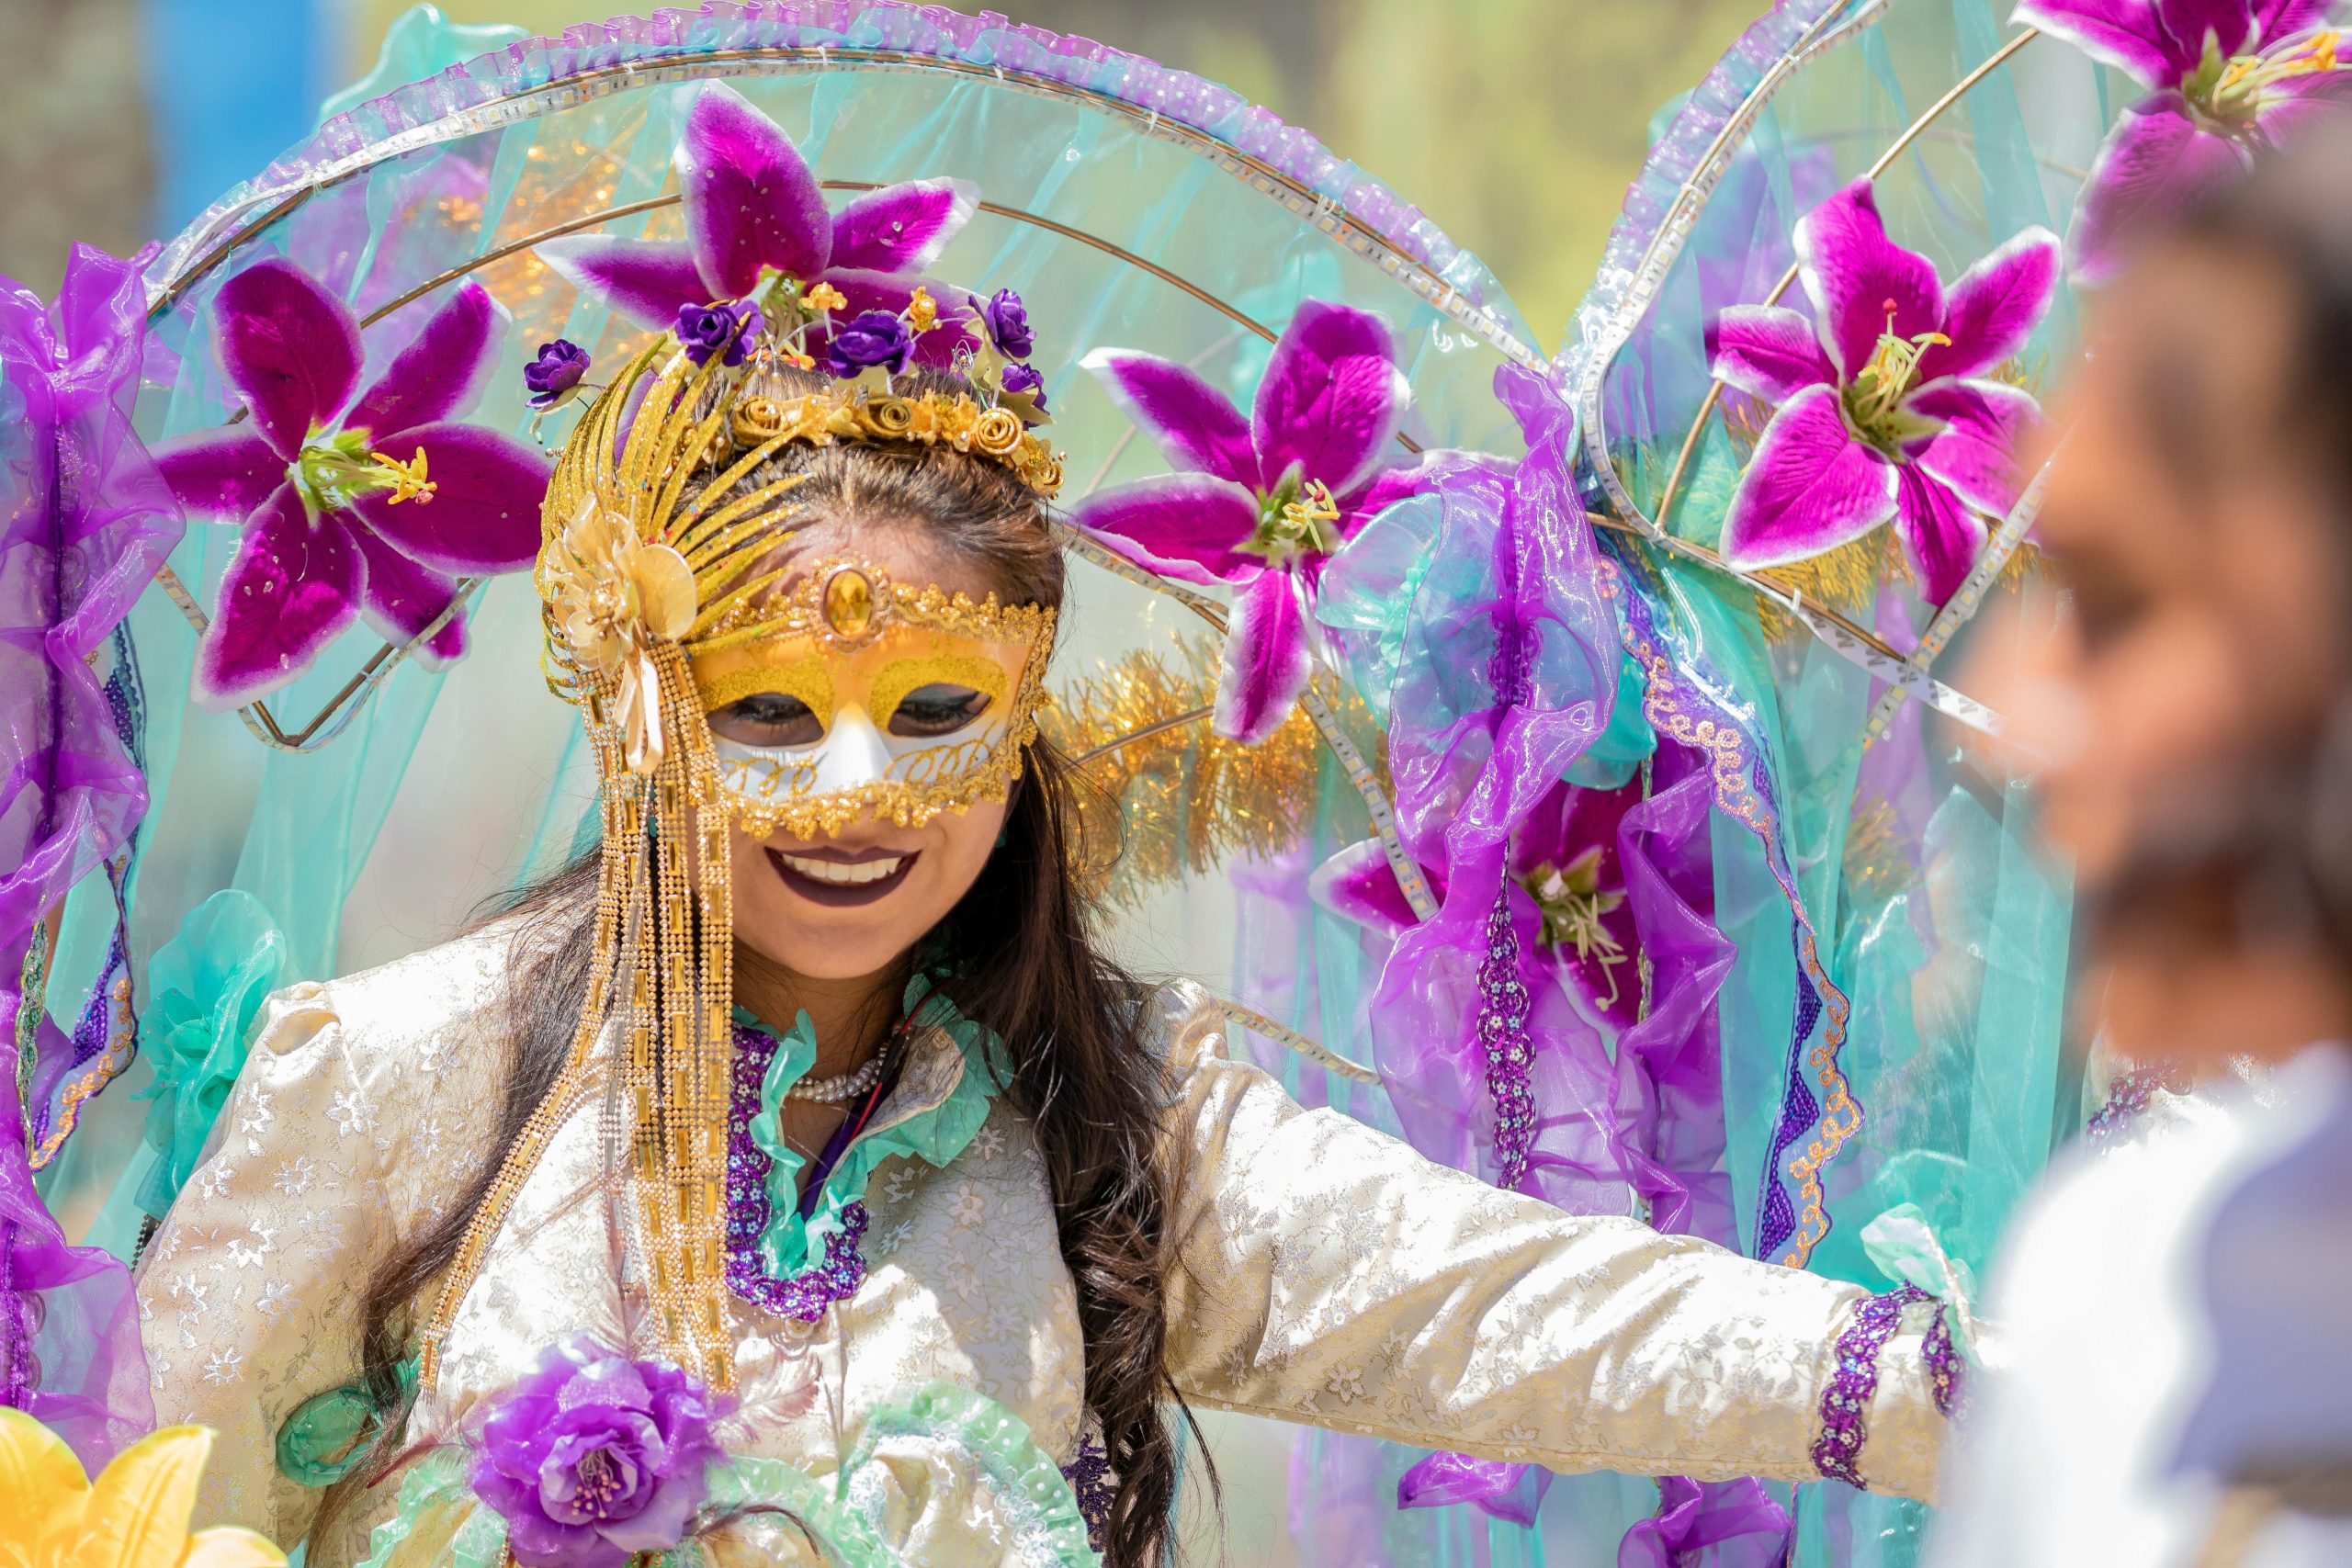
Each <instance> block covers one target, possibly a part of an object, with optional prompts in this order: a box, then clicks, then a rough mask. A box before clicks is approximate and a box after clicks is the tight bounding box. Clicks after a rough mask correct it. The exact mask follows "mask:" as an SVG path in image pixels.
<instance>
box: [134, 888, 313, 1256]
mask: <svg viewBox="0 0 2352 1568" xmlns="http://www.w3.org/2000/svg"><path fill="white" fill-rule="evenodd" d="M286 951H287V941H286V936H285V933H284V932H282V931H279V930H278V929H277V925H276V924H275V923H274V922H273V921H272V920H271V919H270V918H269V911H268V910H266V909H265V908H262V905H261V902H260V900H258V899H256V898H254V897H253V896H252V895H251V894H249V893H245V892H243V891H242V890H240V889H237V888H233V887H231V888H224V889H222V890H221V891H220V892H219V893H216V894H214V895H213V896H212V897H209V898H208V899H206V900H205V901H204V902H203V903H202V904H200V905H198V907H197V908H196V909H195V910H194V911H193V912H191V913H190V914H189V916H188V918H187V920H186V921H185V922H184V923H183V924H182V925H181V927H180V931H179V934H178V935H177V936H175V937H174V938H173V939H172V940H171V941H170V942H166V943H165V944H164V947H163V949H162V950H161V951H160V952H158V953H156V954H155V956H154V958H153V960H152V961H151V962H150V963H149V964H148V966H147V988H148V997H147V1010H146V1013H145V1015H144V1016H143V1017H142V1018H141V1020H140V1032H141V1047H142V1048H143V1049H144V1050H145V1052H146V1054H147V1060H148V1063H149V1065H150V1066H152V1067H153V1070H154V1074H155V1078H154V1082H153V1084H151V1085H150V1086H149V1087H148V1088H147V1089H145V1090H143V1091H142V1092H141V1098H142V1099H151V1100H154V1102H155V1103H154V1105H153V1107H152V1108H151V1109H150V1110H149V1111H148V1112H147V1142H148V1144H149V1145H150V1146H151V1147H153V1149H154V1150H155V1151H156V1159H155V1163H154V1164H153V1165H152V1166H150V1167H149V1168H148V1171H147V1178H146V1180H145V1181H144V1182H142V1183H141V1186H140V1190H139V1206H140V1207H141V1209H143V1210H145V1211H146V1212H147V1213H150V1214H154V1215H157V1216H161V1215H162V1214H163V1213H164V1211H165V1210H167V1209H169V1208H170V1207H171V1206H172V1200H173V1199H174V1198H175V1197H177V1196H178V1195H179V1190H180V1188H181V1187H182V1186H183V1185H185V1184H186V1183H187V1179H188V1175H189V1173H190V1172H192V1171H194V1170H195V1169H196V1162H197V1160H198V1156H201V1155H202V1153H203V1152H204V1141H205V1139H206V1138H207V1137H208V1136H209V1135H210V1134H211V1131H212V1123H213V1122H214V1120H215V1119H217V1118H218V1117H219V1116H220V1108H221V1107H222V1106H223V1105H225V1104H226V1103H228V1100H229V1090H230V1089H232V1088H233V1087H235V1085H236V1081H237V1073H238V1070H239V1069H240V1068H242V1067H243V1066H244V1065H245V1052H246V1049H247V1047H248V1046H250V1045H251V1044H252V1042H253V1033H254V1026H255V1024H256V1023H257V1022H258V1021H259V1020H260V1017H261V1008H262V1003H263V1002H264V1001H265V1000H266V999H267V998H268V996H269V993H270V992H272V991H274V990H276V989H277V987H278V985H279V983H280V976H282V975H283V973H284V971H285V967H286Z"/></svg>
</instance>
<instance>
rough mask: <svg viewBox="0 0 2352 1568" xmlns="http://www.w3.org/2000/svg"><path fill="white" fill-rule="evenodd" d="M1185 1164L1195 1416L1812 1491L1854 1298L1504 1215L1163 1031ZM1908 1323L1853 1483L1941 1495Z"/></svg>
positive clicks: (1183, 1228) (1916, 1333)
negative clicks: (1229, 1413) (1221, 1413)
mask: <svg viewBox="0 0 2352 1568" xmlns="http://www.w3.org/2000/svg"><path fill="white" fill-rule="evenodd" d="M1170 1032H1171V1034H1172V1036H1173V1038H1172V1041H1171V1045H1170V1057H1171V1063H1172V1066H1173V1067H1174V1069H1175V1071H1176V1073H1177V1075H1178V1089H1177V1100H1176V1102H1175V1104H1174V1106H1173V1108H1172V1110H1171V1121H1170V1138H1171V1140H1173V1141H1174V1144H1175V1147H1174V1148H1173V1149H1172V1150H1171V1153H1172V1154H1173V1155H1174V1156H1175V1157H1177V1158H1178V1159H1180V1160H1182V1161H1183V1162H1185V1164H1186V1169H1185V1173H1184V1182H1185V1185H1184V1187H1183V1189H1182V1194H1181V1197H1180V1200H1179V1203H1178V1209H1177V1214H1176V1219H1175V1228H1174V1232H1173V1238H1174V1241H1175V1245H1176V1248H1177V1266H1176V1268H1175V1269H1174V1271H1173V1275H1172V1277H1171V1279H1170V1286H1169V1314H1170V1342H1169V1348H1170V1369H1171V1371H1172V1373H1173V1375H1174V1377H1175V1380H1176V1382H1177V1386H1178V1387H1179V1388H1180V1389H1182V1392H1183V1393H1184V1394H1185V1396H1186V1397H1187V1398H1189V1399H1193V1400H1197V1401H1199V1402H1201V1403H1203V1404H1211V1405H1216V1406H1219V1407H1222V1408H1227V1409H1233V1410H1240V1411H1246V1412H1249V1413H1250V1414H1254V1415H1261V1416H1275V1417H1278V1418H1280V1419H1283V1420H1289V1421H1301V1422H1306V1423H1310V1424H1312V1425H1315V1426H1320V1427H1332V1428H1334V1429H1337V1430H1340V1431H1347V1432H1356V1433H1363V1434H1367V1435H1370V1436H1374V1437H1381V1438H1393V1439H1396V1440H1397V1441H1400V1442H1405V1443H1409V1444H1412V1445H1414V1446H1416V1447H1420V1448H1428V1449H1440V1450H1457V1451H1461V1452H1466V1453H1470V1454H1474V1455H1476V1456H1479V1457H1482V1458H1489V1459H1501V1460H1510V1461H1527V1462H1533V1463H1537V1464H1542V1465H1544V1466H1547V1467H1548V1468H1550V1469H1552V1470H1555V1471H1561V1472H1579V1471H1593V1470H1613V1471H1623V1472H1631V1473H1635V1474H1648V1475H1689V1476H1693V1477H1696V1478H1699V1479H1702V1480H1721V1479H1728V1478H1730V1477H1733V1476H1740V1475H1754V1476H1760V1477H1765V1478H1777V1479H1781V1480H1792V1481H1795V1480H1815V1479H1817V1478H1818V1472H1817V1471H1816V1469H1815V1463H1814V1460H1813V1457H1812V1453H1813V1448H1814V1445H1815V1440H1816V1439H1817V1438H1819V1437H1820V1435H1821V1431H1822V1414H1823V1409H1822V1407H1823V1397H1824V1394H1825V1393H1826V1392H1827V1390H1828V1389H1829V1386H1830V1383H1831V1380H1832V1377H1833V1375H1834V1374H1835V1373H1836V1371H1837V1365H1838V1355H1837V1350H1836V1345H1837V1342H1838V1338H1839V1337H1840V1336H1841V1334H1843V1333H1845V1332H1846V1331H1847V1330H1848V1328H1849V1326H1850V1325H1851V1324H1852V1322H1853V1319H1854V1314H1855V1311H1856V1309H1857V1307H1858V1305H1859V1304H1860V1303H1862V1302H1864V1301H1866V1300H1868V1299H1869V1298H1868V1297H1867V1295H1866V1293H1865V1292H1862V1291H1861V1290H1860V1289H1859V1288H1858V1287H1856V1286H1852V1285H1847V1284H1841V1283H1838V1281H1835V1280H1826V1279H1823V1278H1821V1277H1820V1276H1818V1275H1814V1274H1808V1273H1805V1272H1804V1271H1802V1270H1799V1269H1783V1268H1779V1267H1776V1266H1774V1265H1771V1264H1768V1263H1758V1262H1755V1261H1753V1260H1751V1259H1748V1258H1741V1257H1738V1256H1736V1254H1733V1253H1730V1252H1726V1251H1724V1249H1722V1248H1720V1247H1712V1246H1709V1245H1708V1244H1706V1243H1704V1242H1701V1241H1695V1240H1692V1239H1690V1238H1688V1237H1680V1236H1670V1235H1659V1234H1658V1233H1657V1232H1655V1231H1653V1230H1651V1229H1650V1228H1649V1227H1647V1226H1646V1225H1644V1224H1640V1223H1639V1222H1637V1221H1634V1220H1631V1219H1619V1218H1610V1217H1578V1216H1574V1215H1569V1214H1564V1213H1561V1212H1560V1211H1558V1210H1557V1209H1555V1208H1553V1207H1551V1206H1550V1205H1549V1204H1546V1203H1543V1202H1540V1201H1536V1200H1534V1199H1532V1198H1522V1197H1520V1196H1517V1195H1515V1194H1512V1193H1507V1192H1502V1191H1499V1190H1496V1189H1495V1188H1493V1187H1490V1186H1488V1185H1487V1184H1486V1183H1484V1182H1481V1181H1479V1180H1477V1179H1475V1178H1472V1177H1469V1176H1465V1175H1463V1174H1462V1173H1461V1172H1459V1171H1454V1170H1450V1169H1447V1168H1444V1167H1442V1166H1438V1165H1435V1164H1432V1163H1431V1162H1430V1161H1428V1160H1426V1159H1423V1158H1422V1157H1421V1156H1419V1155H1418V1154H1415V1153H1414V1152H1413V1151H1412V1150H1411V1149H1409V1148H1408V1147H1407V1146H1406V1145H1403V1144H1400V1143H1398V1142H1397V1141H1396V1140H1395V1139H1393V1138H1389V1137H1387V1136H1385V1135H1384V1134H1380V1133H1378V1132H1375V1131H1374V1130H1373V1129H1371V1128H1369V1127H1366V1126H1364V1125H1363V1124H1362V1123H1360V1122H1355V1121H1353V1120H1351V1119H1350V1118H1348V1117H1346V1116H1343V1115H1340V1114H1339V1113H1338V1112H1336V1111H1306V1110H1303V1109H1302V1108H1301V1107H1300V1106H1299V1105H1298V1104H1297V1103H1296V1102H1295V1101H1294V1100H1292V1099H1291V1098H1290V1097H1289V1096H1288V1095H1287V1094H1285V1093H1284V1092H1283V1089H1282V1088H1281V1086H1280V1085H1279V1084H1277V1083H1276V1082H1275V1081H1274V1080H1273V1079H1272V1078H1271V1077H1267V1076H1266V1075H1265V1074H1263V1073H1261V1072H1260V1071H1258V1070H1257V1069H1256V1068H1254V1067H1250V1066H1241V1065H1238V1064H1236V1063H1234V1062H1231V1061H1228V1060H1226V1059H1225V1056H1224V1049H1223V1042H1224V1025H1223V1020H1222V1018H1221V1017H1219V1016H1218V1015H1217V1014H1216V1012H1215V1010H1213V1009H1203V1010H1193V1011H1191V1012H1189V1013H1176V1014H1175V1015H1174V1016H1172V1017H1171V1019H1170ZM1925 1317H1926V1314H1925V1310H1924V1309H1923V1308H1922V1309H1917V1310H1915V1311H1914V1312H1913V1313H1912V1314H1911V1315H1910V1317H1909V1318H1908V1319H1907V1320H1906V1321H1905V1324H1904V1325H1903V1326H1902V1328H1901V1330H1900V1331H1899V1332H1896V1333H1894V1335H1893V1336H1892V1337H1889V1338H1887V1340H1886V1342H1885V1344H1884V1346H1883V1348H1882V1349H1881V1350H1880V1352H1879V1354H1878V1357H1877V1359H1876V1370H1877V1388H1876V1392H1875V1394H1874V1395H1873V1396H1872V1397H1871V1399H1870V1400H1869V1401H1868V1403H1867V1404H1865V1406H1864V1409H1863V1418H1864V1422H1865V1424H1866V1427H1867V1433H1868V1436H1867V1438H1866V1440H1865V1441H1864V1443H1863V1445H1862V1447H1861V1450H1860V1456H1859V1465H1858V1468H1859V1471H1860V1475H1861V1476H1862V1478H1863V1480H1864V1481H1865V1482H1866V1483H1868V1484H1869V1485H1870V1486H1871V1488H1872V1489H1873V1490H1878V1491H1886V1492H1893V1493H1898V1494H1901V1495H1905V1496H1910V1497H1922V1498H1925V1497H1928V1496H1930V1495H1931V1493H1932V1490H1933V1486H1934V1481H1935V1472H1936V1465H1937V1459H1938V1455H1939V1450H1940V1447H1941V1443H1942V1438H1943V1426H1944V1422H1943V1418H1942V1417H1941V1416H1939V1415H1938V1414H1937V1411H1936V1408H1935V1404H1934V1401H1933V1398H1932V1395H1931V1393H1930V1388H1931V1383H1930V1380H1929V1377H1928V1370H1927V1367H1926V1365H1925V1363H1924V1362H1923V1360H1922V1359H1921V1351H1922V1342H1921V1341H1922V1333H1923V1331H1924V1329H1925V1327H1926V1322H1925Z"/></svg>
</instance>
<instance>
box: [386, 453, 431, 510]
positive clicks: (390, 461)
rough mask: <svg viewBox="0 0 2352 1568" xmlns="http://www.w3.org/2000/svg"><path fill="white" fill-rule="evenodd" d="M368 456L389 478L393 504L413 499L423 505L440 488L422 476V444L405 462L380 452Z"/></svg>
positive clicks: (396, 504)
mask: <svg viewBox="0 0 2352 1568" xmlns="http://www.w3.org/2000/svg"><path fill="white" fill-rule="evenodd" d="M368 457H369V458H370V459H372V460H373V461H374V463H375V464H376V466H377V467H378V468H381V469H383V470H384V477H385V478H387V479H390V480H391V482H392V499H391V504H393V505H394V506H398V505H399V504H400V503H401V502H403V501H413V502H416V503H417V504H418V505H419V506H423V505H424V503H425V502H429V501H431V500H432V499H433V492H434V491H436V490H439V489H440V488H441V487H440V486H439V485H438V484H435V482H434V481H433V480H431V479H427V478H425V477H424V447H422V446H420V447H418V448H417V449H416V456H415V457H412V458H411V459H409V461H407V462H405V463H403V462H401V460H400V459H399V458H397V457H386V456H384V454H382V453H381V452H370V453H368Z"/></svg>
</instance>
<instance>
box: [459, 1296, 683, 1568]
mask: <svg viewBox="0 0 2352 1568" xmlns="http://www.w3.org/2000/svg"><path fill="white" fill-rule="evenodd" d="M710 1418H711V1409H710V1404H709V1402H708V1400H707V1398H706V1397H705V1395H704V1393H703V1392H702V1390H701V1388H700V1387H699V1386H698V1385H696V1384H695V1382H694V1381H693V1380H692V1379H690V1378H689V1377H688V1376H687V1375H686V1374H685V1373H684V1371H680V1370H679V1369H678V1368H676V1367H674V1366H672V1365H670V1364H669V1363H667V1362H665V1361H632V1360H629V1359H626V1358H624V1357H621V1356H619V1355H617V1354H616V1353H615V1352H613V1351H610V1350H607V1349H605V1348H604V1347H602V1346H600V1345H598V1344H596V1343H594V1341H593V1340H589V1339H586V1338H575V1339H571V1340H567V1341H566V1342H564V1343H563V1344H560V1345H555V1346H550V1347H549V1348H548V1349H546V1350H545V1351H543V1352H541V1354H540V1356H539V1360H538V1364H537V1366H536V1367H534V1368H533V1369H532V1370H531V1371H530V1372H529V1373H527V1374H526V1375H525V1377H524V1378H523V1379H522V1380H521V1381H520V1382H517V1383H516V1384H515V1386H514V1387H513V1388H512V1389H510V1390H508V1391H507V1393H505V1394H504V1395H503V1396H502V1397H500V1398H499V1399H498V1400H496V1401H495V1402H493V1403H492V1404H491V1406H490V1413H489V1415H488V1416H486V1417H485V1418H484V1419H483V1421H482V1423H481V1429H480V1434H479V1442H478V1445H477V1447H476V1449H475V1450H474V1458H473V1465H472V1469H471V1470H470V1472H469V1476H468V1479H469V1482H470V1483H471V1484H472V1486H473V1490H474V1495H476V1496H478V1497H480V1498H481V1500H482V1502H483V1503H484V1504H485V1505H486V1506H489V1507H490V1508H492V1510H493V1511H495V1512H496V1513H497V1514H498V1515H499V1516H500V1517H503V1518H504V1519H505V1521H506V1538H507V1544H508V1546H509V1548H510V1549H511V1550H512V1551H513V1552H514V1555H515V1561H516V1562H520V1563H522V1564H524V1565H525V1568H623V1565H624V1564H626V1563H627V1562H628V1560H629V1559H630V1558H631V1557H633V1556H635V1555H636V1554H638V1553H639V1552H644V1551H668V1550H670V1549H671V1548H672V1547H674V1546H676V1545H677V1544H678V1543H679V1542H680V1541H681V1540H684V1539H685V1536H686V1532H687V1529H688V1527H689V1526H690V1525H691V1524H692V1523H693V1520H694V1515H695V1510H696V1509H697V1508H699V1507H701V1506H702V1504H703V1500H704V1499H705V1498H706V1497H707V1495H709V1483H708V1481H707V1477H706V1474H705V1469H706V1466H707V1463H708V1461H710V1460H712V1459H714V1458H717V1457H718V1453H719V1449H718V1444H717V1443H716V1442H714V1441H713V1440H712V1438H711V1436H710Z"/></svg>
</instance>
